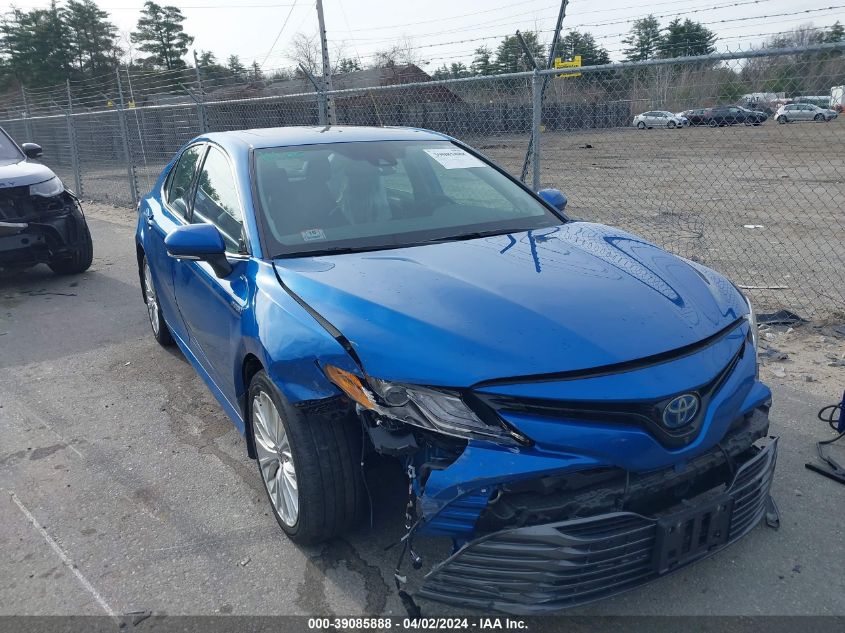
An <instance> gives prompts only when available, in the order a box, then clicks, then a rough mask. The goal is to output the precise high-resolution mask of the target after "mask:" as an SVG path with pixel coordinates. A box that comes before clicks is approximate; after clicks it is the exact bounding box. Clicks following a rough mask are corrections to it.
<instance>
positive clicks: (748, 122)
mask: <svg viewBox="0 0 845 633" xmlns="http://www.w3.org/2000/svg"><path fill="white" fill-rule="evenodd" d="M754 121H755V120H754V119H745V125H747V126H749V127H751V126H752V125H759V123H755V122H754Z"/></svg>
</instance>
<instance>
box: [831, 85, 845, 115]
mask: <svg viewBox="0 0 845 633" xmlns="http://www.w3.org/2000/svg"><path fill="white" fill-rule="evenodd" d="M829 107H830V109H831V110H841V109H842V108H845V86H833V87H832V88H831V89H830V106H829Z"/></svg>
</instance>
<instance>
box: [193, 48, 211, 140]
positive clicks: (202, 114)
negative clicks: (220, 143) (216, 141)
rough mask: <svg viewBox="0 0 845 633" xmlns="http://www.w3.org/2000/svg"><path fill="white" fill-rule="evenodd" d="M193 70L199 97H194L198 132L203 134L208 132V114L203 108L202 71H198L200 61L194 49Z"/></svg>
mask: <svg viewBox="0 0 845 633" xmlns="http://www.w3.org/2000/svg"><path fill="white" fill-rule="evenodd" d="M194 71H195V73H196V76H197V92H199V99H195V101H196V102H197V118H198V119H199V127H200V133H201V134H205V133H206V132H208V118H207V116H208V114H207V113H206V110H205V90H204V89H203V87H202V73H201V72H200V63H199V59H198V58H197V52H196V51H194Z"/></svg>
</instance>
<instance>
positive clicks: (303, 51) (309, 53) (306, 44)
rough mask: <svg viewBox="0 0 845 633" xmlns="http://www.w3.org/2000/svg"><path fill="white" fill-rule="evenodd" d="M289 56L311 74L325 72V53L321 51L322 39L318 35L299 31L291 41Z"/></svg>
mask: <svg viewBox="0 0 845 633" xmlns="http://www.w3.org/2000/svg"><path fill="white" fill-rule="evenodd" d="M287 56H288V59H290V60H291V61H292V62H294V63H295V64H297V65H302V67H303V68H305V70H307V71H308V72H310V73H311V74H313V75H322V74H323V54H322V52H321V51H320V40H319V38H318V37H317V35H306V34H305V33H297V34H296V35H295V36H294V38H293V42H291V45H290V49H289V50H288V54H287Z"/></svg>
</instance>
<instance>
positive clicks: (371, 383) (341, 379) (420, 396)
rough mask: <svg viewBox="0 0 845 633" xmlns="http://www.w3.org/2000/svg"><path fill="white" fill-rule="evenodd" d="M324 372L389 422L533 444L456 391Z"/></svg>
mask: <svg viewBox="0 0 845 633" xmlns="http://www.w3.org/2000/svg"><path fill="white" fill-rule="evenodd" d="M324 371H325V373H326V376H328V378H329V380H331V381H332V382H333V383H334V384H335V385H337V386H338V387H339V388H340V390H341V391H343V392H344V393H345V394H346V395H347V396H349V398H351V399H352V400H353V401H355V402H356V403H357V404H358V405H359V406H360V407H361V408H363V409H365V410H367V411H372V412H374V413H375V414H377V415H378V416H380V417H384V418H387V419H388V420H391V421H395V422H400V423H402V424H409V425H411V426H415V427H418V428H420V429H425V430H428V431H433V432H435V433H442V434H443V435H449V436H452V437H458V438H462V439H465V440H467V439H477V440H487V441H491V442H496V443H498V444H505V445H511V446H519V445H527V444H530V443H531V440H529V439H528V438H527V437H525V436H524V435H522V434H521V433H519V432H518V431H517V430H516V429H513V428H512V427H510V426H509V425H507V424H506V423H505V422H504V421H501V420H499V419H498V418H496V419H495V420H492V419H491V421H490V422H486V421H484V420H482V419H481V418H480V417H479V416H478V415H477V414H476V413H475V411H473V410H472V409H471V408H470V407H468V406H467V404H466V403H465V402H464V400H463V398H462V397H461V395H460V394H459V393H458V392H456V391H452V390H447V389H432V388H430V387H421V386H417V385H401V384H397V383H392V382H388V381H386V380H380V379H378V378H372V377H368V378H367V379H366V380H362V379H361V378H359V377H358V376H357V375H355V374H353V373H351V372H348V371H345V370H343V369H340V368H339V367H335V366H334V365H326V366H325V368H324Z"/></svg>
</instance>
